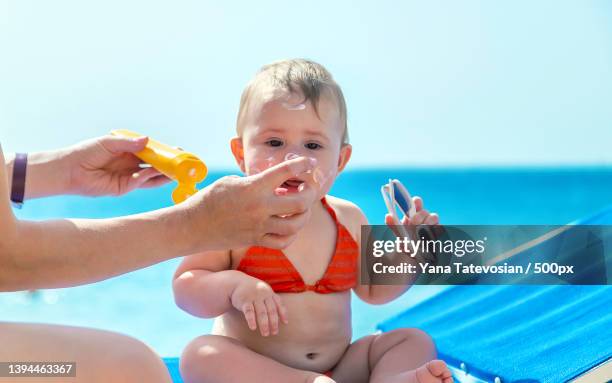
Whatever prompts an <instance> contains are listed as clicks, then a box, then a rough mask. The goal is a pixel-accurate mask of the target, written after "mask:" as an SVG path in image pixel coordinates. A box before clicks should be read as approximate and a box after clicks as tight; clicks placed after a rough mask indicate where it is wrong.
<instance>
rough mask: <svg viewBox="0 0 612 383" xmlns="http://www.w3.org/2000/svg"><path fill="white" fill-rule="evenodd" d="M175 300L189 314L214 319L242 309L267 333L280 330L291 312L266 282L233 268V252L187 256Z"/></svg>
mask: <svg viewBox="0 0 612 383" xmlns="http://www.w3.org/2000/svg"><path fill="white" fill-rule="evenodd" d="M173 289H174V300H175V302H176V304H177V305H178V306H179V307H180V308H181V309H183V310H185V311H187V312H188V313H190V314H192V315H194V316H198V317H203V318H213V317H216V316H219V315H222V314H224V313H226V312H228V311H229V310H232V309H234V308H235V309H237V310H239V311H241V312H242V313H243V314H244V316H245V319H246V321H247V324H248V326H249V328H250V329H251V330H256V329H257V327H258V324H259V329H260V332H261V334H262V335H263V336H267V335H269V334H270V333H272V334H277V333H278V322H279V316H280V319H281V320H282V321H283V322H284V323H287V312H286V309H285V306H284V305H283V303H282V301H281V299H280V297H279V296H278V295H277V294H276V293H274V291H273V290H272V288H271V287H270V286H269V285H268V284H267V283H265V282H263V281H261V280H259V279H257V278H253V277H251V276H249V275H247V274H244V273H243V272H241V271H237V270H231V257H230V252H229V251H209V252H205V253H200V254H195V255H190V256H188V257H185V259H184V260H183V262H182V263H181V264H180V265H179V267H178V269H177V271H176V273H175V274H174V281H173Z"/></svg>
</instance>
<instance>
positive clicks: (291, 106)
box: [282, 102, 306, 110]
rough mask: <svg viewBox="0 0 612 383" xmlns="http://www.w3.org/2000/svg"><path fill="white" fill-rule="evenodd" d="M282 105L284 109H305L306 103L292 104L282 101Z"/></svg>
mask: <svg viewBox="0 0 612 383" xmlns="http://www.w3.org/2000/svg"><path fill="white" fill-rule="evenodd" d="M282 105H283V107H284V108H285V109H288V110H304V109H306V104H304V103H300V104H293V105H292V104H290V103H288V102H283V104H282Z"/></svg>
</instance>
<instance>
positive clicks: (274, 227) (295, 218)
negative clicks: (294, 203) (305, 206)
mask: <svg viewBox="0 0 612 383" xmlns="http://www.w3.org/2000/svg"><path fill="white" fill-rule="evenodd" d="M309 218H310V211H307V212H304V213H299V214H294V215H291V216H288V217H282V218H281V217H276V216H272V217H269V218H268V219H267V220H266V222H265V223H264V230H265V232H266V233H270V234H278V235H292V234H296V233H297V232H298V231H299V230H300V229H301V228H302V227H303V226H304V224H306V222H307V221H308V219H309Z"/></svg>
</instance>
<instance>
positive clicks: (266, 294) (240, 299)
mask: <svg viewBox="0 0 612 383" xmlns="http://www.w3.org/2000/svg"><path fill="white" fill-rule="evenodd" d="M231 301H232V305H233V306H234V307H235V308H236V309H237V310H240V311H242V313H243V314H244V318H245V319H246V321H247V324H248V326H249V328H250V329H251V330H257V324H259V331H260V332H261V335H263V336H268V335H270V333H272V335H276V334H278V327H279V317H280V319H281V320H282V321H283V323H285V324H287V323H288V319H287V309H286V308H285V305H284V304H283V302H282V300H281V298H280V296H279V295H278V294H276V293H275V292H274V290H272V287H270V285H268V284H267V283H266V282H264V281H262V280H259V279H257V278H253V277H250V276H248V275H245V278H243V279H242V280H241V281H240V282H239V284H238V286H236V288H235V289H234V291H233V293H232V296H231Z"/></svg>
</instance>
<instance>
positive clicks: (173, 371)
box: [164, 358, 183, 383]
mask: <svg viewBox="0 0 612 383" xmlns="http://www.w3.org/2000/svg"><path fill="white" fill-rule="evenodd" d="M164 363H165V364H166V367H168V372H170V377H172V381H173V382H174V383H183V379H181V374H180V373H179V359H178V358H164Z"/></svg>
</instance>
